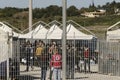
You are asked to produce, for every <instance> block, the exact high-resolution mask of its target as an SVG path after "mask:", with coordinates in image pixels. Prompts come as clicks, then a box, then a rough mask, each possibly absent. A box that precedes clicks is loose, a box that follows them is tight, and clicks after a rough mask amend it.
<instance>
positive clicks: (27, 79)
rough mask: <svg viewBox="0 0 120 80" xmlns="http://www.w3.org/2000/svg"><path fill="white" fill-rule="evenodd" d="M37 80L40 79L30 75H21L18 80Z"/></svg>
mask: <svg viewBox="0 0 120 80" xmlns="http://www.w3.org/2000/svg"><path fill="white" fill-rule="evenodd" d="M35 79H40V77H34V76H30V75H21V76H19V77H18V78H17V80H35Z"/></svg>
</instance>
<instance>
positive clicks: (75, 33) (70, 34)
mask: <svg viewBox="0 0 120 80" xmlns="http://www.w3.org/2000/svg"><path fill="white" fill-rule="evenodd" d="M92 38H93V36H92V35H87V34H84V33H82V32H80V31H79V30H77V29H76V28H75V27H74V26H73V25H72V24H69V25H68V26H67V39H84V40H86V39H92Z"/></svg>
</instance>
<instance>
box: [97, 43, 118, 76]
mask: <svg viewBox="0 0 120 80" xmlns="http://www.w3.org/2000/svg"><path fill="white" fill-rule="evenodd" d="M119 66H120V43H118V42H106V41H100V42H99V73H102V74H108V75H114V76H120V67H119Z"/></svg>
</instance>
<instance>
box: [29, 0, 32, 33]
mask: <svg viewBox="0 0 120 80" xmlns="http://www.w3.org/2000/svg"><path fill="white" fill-rule="evenodd" d="M31 30H32V0H29V32H30V31H31Z"/></svg>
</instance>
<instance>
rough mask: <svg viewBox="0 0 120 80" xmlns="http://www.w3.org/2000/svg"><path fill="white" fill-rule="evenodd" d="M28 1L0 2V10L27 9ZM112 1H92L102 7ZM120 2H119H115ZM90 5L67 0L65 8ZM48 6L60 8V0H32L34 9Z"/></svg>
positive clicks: (89, 0) (84, 0)
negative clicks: (5, 8) (8, 8)
mask: <svg viewBox="0 0 120 80" xmlns="http://www.w3.org/2000/svg"><path fill="white" fill-rule="evenodd" d="M28 1H29V0H0V8H4V7H19V8H26V7H28ZM112 1H113V0H94V3H95V5H96V6H97V5H104V4H106V3H107V2H112ZM115 1H116V2H120V0H115ZM91 3H92V0H67V7H69V6H71V5H75V6H76V7H77V8H81V7H88V6H89V5H90V4H91ZM49 5H58V6H62V0H33V7H34V8H36V7H37V8H45V7H47V6H49Z"/></svg>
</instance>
